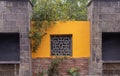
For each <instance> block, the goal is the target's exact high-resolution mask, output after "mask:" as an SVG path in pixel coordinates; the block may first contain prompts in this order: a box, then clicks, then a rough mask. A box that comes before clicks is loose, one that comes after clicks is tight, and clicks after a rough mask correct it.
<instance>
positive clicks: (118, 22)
mask: <svg viewBox="0 0 120 76" xmlns="http://www.w3.org/2000/svg"><path fill="white" fill-rule="evenodd" d="M88 9H90V10H92V12H91V14H89V16H88V17H89V20H90V22H91V58H90V75H91V76H93V75H97V76H102V70H103V60H102V32H120V0H92V2H91V4H90V5H89V6H88ZM90 10H89V12H90ZM91 69H92V70H91Z"/></svg>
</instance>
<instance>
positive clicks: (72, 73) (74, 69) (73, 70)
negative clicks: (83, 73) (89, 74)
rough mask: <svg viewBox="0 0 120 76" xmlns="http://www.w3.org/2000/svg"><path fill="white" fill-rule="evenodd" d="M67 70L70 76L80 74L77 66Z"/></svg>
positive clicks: (78, 75)
mask: <svg viewBox="0 0 120 76" xmlns="http://www.w3.org/2000/svg"><path fill="white" fill-rule="evenodd" d="M67 72H68V74H70V76H80V73H79V68H70V70H68V71H67Z"/></svg>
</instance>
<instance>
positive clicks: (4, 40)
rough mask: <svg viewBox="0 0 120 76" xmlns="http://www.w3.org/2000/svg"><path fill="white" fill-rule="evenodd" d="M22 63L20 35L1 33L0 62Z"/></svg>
mask: <svg viewBox="0 0 120 76" xmlns="http://www.w3.org/2000/svg"><path fill="white" fill-rule="evenodd" d="M1 61H3V62H7V63H9V62H8V61H10V62H11V61H20V44H19V34H18V33H0V62H1Z"/></svg>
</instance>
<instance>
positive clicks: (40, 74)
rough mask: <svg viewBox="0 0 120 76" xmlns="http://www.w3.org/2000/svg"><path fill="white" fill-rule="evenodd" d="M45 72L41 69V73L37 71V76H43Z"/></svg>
mask: <svg viewBox="0 0 120 76" xmlns="http://www.w3.org/2000/svg"><path fill="white" fill-rule="evenodd" d="M45 74H46V72H45V71H42V72H41V73H39V75H38V76H44V75H45Z"/></svg>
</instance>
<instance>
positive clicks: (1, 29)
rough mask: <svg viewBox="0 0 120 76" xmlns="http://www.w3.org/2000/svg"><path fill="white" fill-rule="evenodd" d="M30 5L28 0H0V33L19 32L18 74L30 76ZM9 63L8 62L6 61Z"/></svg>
mask: <svg viewBox="0 0 120 76" xmlns="http://www.w3.org/2000/svg"><path fill="white" fill-rule="evenodd" d="M30 12H31V5H30V3H29V1H28V0H0V33H19V35H20V64H19V65H20V67H19V76H31V75H32V74H31V73H32V72H31V54H30V45H29V36H28V35H29V29H30ZM8 64H9V63H8Z"/></svg>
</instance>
